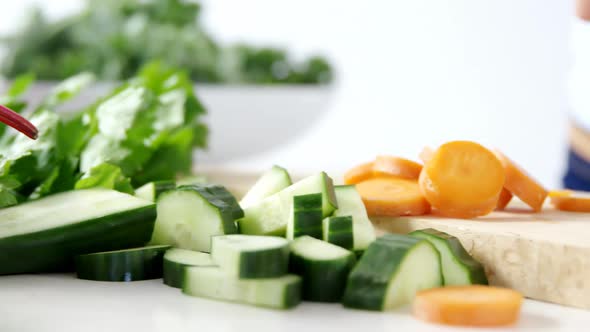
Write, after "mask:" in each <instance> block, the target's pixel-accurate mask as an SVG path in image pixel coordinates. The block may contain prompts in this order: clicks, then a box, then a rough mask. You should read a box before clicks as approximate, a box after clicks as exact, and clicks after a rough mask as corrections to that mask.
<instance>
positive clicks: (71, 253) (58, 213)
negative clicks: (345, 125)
mask: <svg viewBox="0 0 590 332" xmlns="http://www.w3.org/2000/svg"><path fill="white" fill-rule="evenodd" d="M155 218H156V206H155V204H154V203H152V202H148V201H146V200H143V199H139V198H137V197H134V196H132V195H128V194H124V193H121V192H118V191H114V190H108V189H86V190H75V191H70V192H65V193H60V194H55V195H51V196H48V197H45V198H42V199H39V200H35V201H31V202H27V203H24V204H20V205H17V206H14V207H10V208H6V209H1V210H0V253H1V254H0V275H2V274H17V273H36V272H57V271H71V270H73V267H74V257H75V256H78V255H82V254H87V253H92V252H99V251H108V250H118V249H125V248H131V247H138V246H142V245H145V243H146V242H147V241H149V238H150V236H151V233H152V231H153V228H154V221H155Z"/></svg>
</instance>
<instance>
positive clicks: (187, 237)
mask: <svg viewBox="0 0 590 332" xmlns="http://www.w3.org/2000/svg"><path fill="white" fill-rule="evenodd" d="M234 233H237V228H236V223H235V222H234V210H233V208H232V206H230V205H228V204H227V203H226V202H225V201H224V200H222V199H219V198H216V197H215V196H213V195H212V194H211V193H210V192H208V191H207V189H204V188H203V187H199V186H181V187H178V188H176V189H174V190H170V191H167V192H165V193H163V194H162V195H160V198H159V199H158V218H157V220H156V225H155V227H154V233H153V235H152V240H151V243H152V244H169V245H172V246H174V247H177V248H181V249H189V250H195V251H205V252H208V251H209V248H210V247H211V236H213V235H223V234H234Z"/></svg>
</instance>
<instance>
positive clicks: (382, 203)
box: [356, 178, 430, 217]
mask: <svg viewBox="0 0 590 332" xmlns="http://www.w3.org/2000/svg"><path fill="white" fill-rule="evenodd" d="M356 189H357V191H358V192H359V194H360V195H361V198H362V199H363V203H365V207H366V209H367V213H368V214H369V215H371V216H389V217H397V216H417V215H423V214H427V213H428V212H430V205H429V204H428V202H427V201H426V199H424V197H423V196H422V193H421V192H420V188H419V187H418V184H417V183H416V181H410V180H404V179H397V178H373V179H369V180H365V181H363V182H361V183H358V184H357V185H356Z"/></svg>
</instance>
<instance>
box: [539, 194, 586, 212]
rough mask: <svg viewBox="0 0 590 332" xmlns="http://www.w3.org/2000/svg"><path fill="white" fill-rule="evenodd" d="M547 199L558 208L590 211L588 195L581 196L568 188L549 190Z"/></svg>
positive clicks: (571, 210)
mask: <svg viewBox="0 0 590 332" xmlns="http://www.w3.org/2000/svg"><path fill="white" fill-rule="evenodd" d="M549 199H550V200H551V204H553V206H555V208H556V209H558V210H562V211H569V212H590V196H582V195H580V194H577V193H575V192H573V191H570V190H555V191H550V192H549Z"/></svg>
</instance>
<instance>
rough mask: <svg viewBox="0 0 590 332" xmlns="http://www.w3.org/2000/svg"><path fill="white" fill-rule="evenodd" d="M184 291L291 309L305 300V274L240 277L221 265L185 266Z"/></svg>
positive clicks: (208, 296)
mask: <svg viewBox="0 0 590 332" xmlns="http://www.w3.org/2000/svg"><path fill="white" fill-rule="evenodd" d="M185 273H186V274H185V278H184V285H183V286H182V292H183V293H185V294H187V295H191V296H198V297H205V298H210V299H215V300H221V301H229V302H236V303H243V304H251V305H255V306H261V307H268V308H274V309H289V308H292V307H295V306H296V305H297V304H299V303H300V302H301V278H300V277H299V276H296V275H292V274H288V275H284V276H282V277H278V278H268V279H236V278H234V277H233V276H230V275H229V274H227V273H225V271H223V270H221V268H219V267H214V266H207V267H205V266H203V267H202V266H198V267H187V268H186V269H185Z"/></svg>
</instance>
